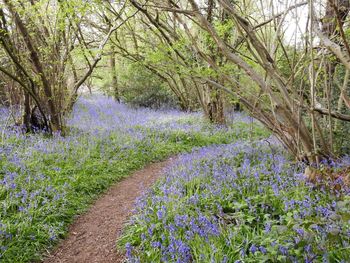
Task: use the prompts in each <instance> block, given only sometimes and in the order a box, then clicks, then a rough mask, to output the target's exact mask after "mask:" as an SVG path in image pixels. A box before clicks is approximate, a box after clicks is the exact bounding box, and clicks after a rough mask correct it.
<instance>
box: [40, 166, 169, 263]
mask: <svg viewBox="0 0 350 263" xmlns="http://www.w3.org/2000/svg"><path fill="white" fill-rule="evenodd" d="M172 161H173V159H168V160H167V161H164V162H158V163H154V164H150V165H148V166H146V167H145V168H144V169H142V170H140V171H137V172H135V173H134V174H132V175H131V176H129V177H127V178H125V179H124V180H122V181H120V182H118V183H116V184H115V185H113V186H112V187H111V188H110V189H109V190H108V191H107V193H106V194H104V195H103V196H102V197H101V198H99V199H98V200H97V201H96V202H95V203H94V204H93V205H92V206H91V207H90V209H89V210H88V211H87V212H86V213H85V214H83V215H81V216H80V217H78V219H77V220H76V221H75V223H73V224H72V225H71V227H70V229H69V234H68V236H67V238H66V239H65V240H63V241H62V242H61V243H60V244H59V245H58V247H57V248H56V249H55V250H54V251H52V252H51V253H50V255H48V256H47V258H46V259H45V260H44V263H59V262H60V263H62V262H67V263H68V262H69V263H74V262H79V263H80V262H81V263H96V262H98V263H108V262H123V261H124V258H123V255H122V254H120V253H118V252H117V251H116V240H117V238H118V237H119V235H120V234H121V231H122V227H123V224H124V223H125V222H126V221H127V219H128V217H129V216H130V215H131V211H132V209H133V207H134V204H135V201H136V199H137V197H139V196H140V195H141V194H142V193H143V192H144V191H145V190H147V189H148V188H149V187H150V186H151V185H152V184H153V183H154V182H155V181H156V179H157V178H159V177H160V176H161V175H162V172H163V169H164V168H165V167H166V166H168V165H169V164H170V163H171V162H172Z"/></svg>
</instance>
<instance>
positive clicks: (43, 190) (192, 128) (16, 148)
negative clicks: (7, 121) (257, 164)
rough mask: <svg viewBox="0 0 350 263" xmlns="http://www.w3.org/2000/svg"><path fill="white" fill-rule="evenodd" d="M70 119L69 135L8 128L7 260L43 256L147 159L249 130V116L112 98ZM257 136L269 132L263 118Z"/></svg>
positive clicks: (0, 196)
mask: <svg viewBox="0 0 350 263" xmlns="http://www.w3.org/2000/svg"><path fill="white" fill-rule="evenodd" d="M3 111H4V112H6V109H3ZM2 116H5V114H2ZM0 123H4V120H1V122H0ZM68 124H69V128H70V133H69V135H68V136H66V137H61V136H60V135H55V136H54V137H46V136H45V135H42V134H35V135H23V134H21V133H20V132H18V131H16V130H11V129H6V130H4V139H3V141H2V143H1V146H0V202H1V214H0V260H1V262H29V261H35V260H40V259H41V257H42V255H43V252H44V251H46V250H47V249H49V248H51V247H53V246H54V245H55V244H57V241H58V240H59V239H60V238H63V237H64V236H65V235H66V231H67V226H68V225H69V224H70V223H71V222H72V221H73V220H74V218H75V217H76V216H77V215H79V214H81V213H82V212H83V211H85V210H86V208H87V207H88V206H89V205H90V204H91V202H92V201H93V200H95V199H96V198H97V197H98V196H99V195H100V194H101V193H103V192H104V191H105V190H106V189H107V188H108V187H109V186H110V185H111V184H112V183H114V182H116V181H118V180H120V179H122V178H124V177H126V176H128V175H129V174H130V173H131V172H132V171H135V170H137V169H140V168H142V167H143V166H144V165H146V164H147V163H150V162H155V161H159V160H163V159H165V158H167V157H169V156H171V155H175V154H178V153H183V152H188V151H191V150H192V149H193V148H194V147H202V146H207V145H210V144H221V143H229V142H231V141H232V140H235V139H237V138H238V137H240V136H241V134H242V133H243V132H244V133H249V132H248V131H247V129H243V130H242V129H241V128H242V127H239V126H240V125H242V126H246V125H248V124H245V123H244V122H243V121H240V122H237V125H236V126H232V127H229V128H224V127H216V126H213V125H210V124H208V123H207V122H205V121H202V120H201V119H200V118H199V115H198V114H184V113H181V112H176V111H171V112H155V111H151V110H147V109H138V110H137V109H130V108H128V107H126V106H125V105H122V104H118V103H115V102H114V101H113V100H111V99H108V98H105V97H94V98H82V99H81V100H80V101H79V102H78V104H77V105H76V107H75V109H74V112H73V114H72V116H71V118H70V119H69V121H68ZM256 125H257V124H256ZM248 126H250V124H249V125H248ZM252 136H266V131H265V130H264V129H263V128H261V127H260V126H259V125H257V128H256V129H254V132H253V135H252Z"/></svg>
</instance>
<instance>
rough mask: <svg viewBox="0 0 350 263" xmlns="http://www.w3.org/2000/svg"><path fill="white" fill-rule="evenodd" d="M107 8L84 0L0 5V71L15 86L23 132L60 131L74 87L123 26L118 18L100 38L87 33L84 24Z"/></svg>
mask: <svg viewBox="0 0 350 263" xmlns="http://www.w3.org/2000/svg"><path fill="white" fill-rule="evenodd" d="M110 6H112V4H111V3H109V2H108V3H107V2H106V3H105V4H102V3H101V2H100V1H95V5H90V4H89V3H87V2H86V1H83V0H74V1H50V0H43V1H37V0H31V1H22V0H3V4H2V6H1V9H0V15H1V19H0V43H1V46H2V48H3V51H4V52H3V58H4V60H6V63H5V64H3V65H1V67H0V71H1V72H2V73H3V76H6V77H7V78H8V79H10V80H12V81H14V82H16V84H17V86H18V87H20V92H21V93H22V94H23V99H22V102H21V103H23V105H24V107H23V108H24V114H23V125H24V126H25V128H26V130H28V131H30V130H32V129H33V128H45V129H46V130H47V131H49V132H56V131H63V130H64V123H65V116H66V114H67V113H68V112H69V111H70V109H71V108H72V106H73V104H74V102H75V100H76V98H77V92H78V90H79V88H80V87H81V85H82V84H83V83H84V82H85V81H86V79H87V78H88V77H89V76H90V75H91V73H92V72H93V70H94V69H95V67H96V66H97V64H98V62H99V61H100V60H101V57H102V52H103V49H104V47H105V46H106V44H107V42H108V40H109V38H110V36H111V34H112V33H113V32H114V31H115V30H116V29H117V28H118V27H119V26H120V24H122V23H123V20H122V19H121V18H119V19H116V20H114V21H113V25H112V26H111V28H110V30H109V31H108V32H107V33H106V34H104V35H94V33H95V32H92V31H90V29H89V28H86V25H85V23H86V20H87V19H98V16H99V13H103V12H104V9H105V8H107V7H110ZM43 14H45V15H43ZM74 56H75V57H76V56H81V57H83V59H84V62H83V65H84V64H85V65H86V67H87V68H85V67H84V68H83V69H81V70H80V69H79V70H77V69H76V66H77V65H76V63H78V61H75V60H74V58H73V57H74ZM78 66H81V65H78ZM71 72H72V74H71Z"/></svg>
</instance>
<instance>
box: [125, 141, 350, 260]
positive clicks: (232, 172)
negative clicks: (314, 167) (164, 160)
mask: <svg viewBox="0 0 350 263" xmlns="http://www.w3.org/2000/svg"><path fill="white" fill-rule="evenodd" d="M271 140H274V139H269V140H267V141H266V140H265V141H255V142H254V143H251V142H250V143H248V142H244V141H238V142H236V143H233V144H230V145H224V146H209V147H206V148H202V149H196V150H194V151H193V152H191V153H189V154H184V155H181V156H180V157H179V159H178V160H177V161H176V163H175V164H174V165H172V167H170V168H169V169H168V170H167V171H165V174H166V176H165V178H164V179H162V180H161V181H160V182H158V183H157V185H156V186H155V187H154V188H153V189H152V190H150V191H149V192H148V193H146V194H145V196H143V197H142V198H141V199H140V200H139V201H138V204H137V208H136V210H135V212H134V216H133V217H132V219H131V222H130V224H129V225H128V226H127V228H126V231H125V233H124V236H123V237H122V238H121V240H120V241H119V242H120V244H121V245H123V244H125V243H127V256H128V259H129V260H130V262H350V191H349V189H348V188H347V187H345V186H343V187H342V188H341V190H338V191H334V190H332V191H330V190H329V189H326V188H324V189H320V187H318V186H315V185H312V184H311V183H307V182H306V181H305V178H304V176H303V173H302V172H303V171H304V168H305V167H303V165H302V164H299V163H293V162H292V161H291V160H289V159H288V158H287V156H286V155H285V154H284V152H285V151H284V150H283V149H282V148H281V147H280V146H279V145H278V144H272V143H271ZM349 165H350V159H349V157H348V156H346V157H344V158H343V159H342V160H339V161H337V162H334V166H335V167H348V166H349ZM155 244H156V245H155Z"/></svg>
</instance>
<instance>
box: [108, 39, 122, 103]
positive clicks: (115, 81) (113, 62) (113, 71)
mask: <svg viewBox="0 0 350 263" xmlns="http://www.w3.org/2000/svg"><path fill="white" fill-rule="evenodd" d="M114 49H115V48H114V46H112V48H111V54H110V55H109V65H110V70H111V76H112V83H111V86H112V92H113V96H114V99H115V100H116V101H118V102H120V94H119V87H118V78H117V68H116V58H115V50H114Z"/></svg>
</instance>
